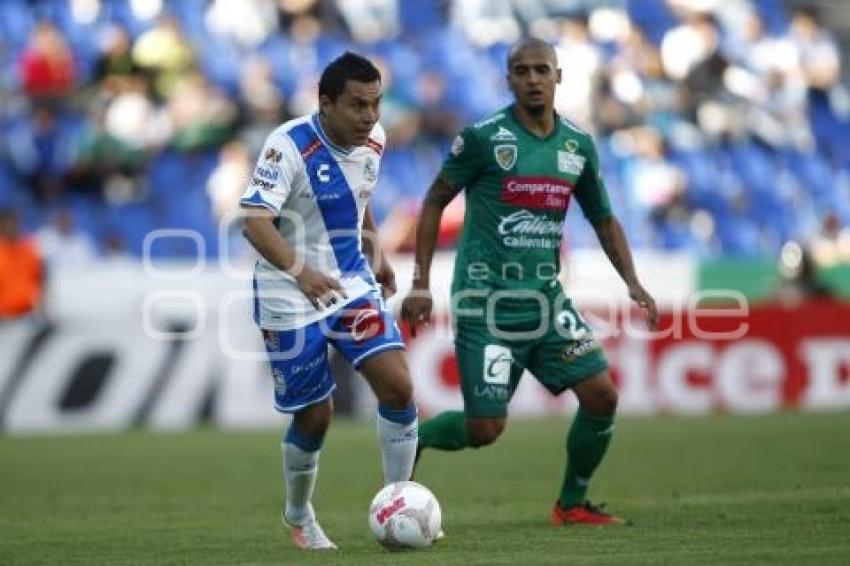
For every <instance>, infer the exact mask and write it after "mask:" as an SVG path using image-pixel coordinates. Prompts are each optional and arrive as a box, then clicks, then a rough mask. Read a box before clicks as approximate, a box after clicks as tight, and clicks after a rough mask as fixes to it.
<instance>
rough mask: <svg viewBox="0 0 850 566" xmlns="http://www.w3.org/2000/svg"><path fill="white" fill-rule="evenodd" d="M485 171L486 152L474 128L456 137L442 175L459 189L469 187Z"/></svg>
mask: <svg viewBox="0 0 850 566" xmlns="http://www.w3.org/2000/svg"><path fill="white" fill-rule="evenodd" d="M483 169H484V151H483V148H482V147H481V142H480V141H479V140H478V137H477V136H476V135H475V132H474V131H473V130H472V128H464V130H463V131H462V132H461V133H460V134H458V135H457V137H455V139H454V141H453V142H452V147H451V150H450V151H449V155H448V157H447V158H446V160H445V161H444V162H443V168H442V169H441V170H440V175H441V176H442V177H443V178H444V179H446V180H447V181H449V182H451V183H452V184H454V185H456V186H458V187H468V186H469V185H470V184H472V182H473V181H474V180H475V178H476V177H478V175H480V174H481V171H482V170H483Z"/></svg>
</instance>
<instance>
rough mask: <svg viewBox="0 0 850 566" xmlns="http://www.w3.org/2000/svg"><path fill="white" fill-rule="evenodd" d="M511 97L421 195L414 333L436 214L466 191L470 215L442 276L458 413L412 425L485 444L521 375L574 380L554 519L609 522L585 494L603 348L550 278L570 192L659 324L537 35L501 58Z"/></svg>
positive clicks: (424, 314) (610, 420)
mask: <svg viewBox="0 0 850 566" xmlns="http://www.w3.org/2000/svg"><path fill="white" fill-rule="evenodd" d="M507 80H508V85H509V87H510V89H511V91H512V92H513V95H514V99H515V102H514V104H512V105H510V106H508V107H506V108H503V109H502V110H499V111H498V112H496V113H495V114H493V115H492V116H490V117H488V118H487V119H485V120H483V121H481V122H478V123H477V124H475V125H473V126H471V127H468V128H466V129H464V130H463V131H462V132H461V133H460V135H459V136H458V137H457V138H456V139H455V140H454V143H453V144H452V147H451V151H450V155H449V156H448V158H447V159H446V161H445V163H444V164H443V167H442V170H441V171H440V174H439V175H438V176H437V179H436V180H435V181H434V183H433V184H432V185H431V187H430V189H429V190H428V194H427V196H426V197H425V201H424V203H423V207H422V211H421V214H420V217H419V225H418V227H417V233H416V270H415V273H414V279H413V286H412V289H411V292H410V294H409V295H408V296H407V297H406V298H405V299H404V302H403V304H402V317H403V318H404V319H405V320H406V321H407V322H408V324H409V325H410V328H411V330H412V332H413V333H414V335H415V332H416V327H417V325H419V324H422V323H425V322H428V321H430V316H431V309H432V305H433V301H432V297H431V293H430V291H429V284H430V281H429V272H430V267H431V260H432V258H433V255H434V248H435V243H436V239H437V230H438V227H439V224H440V217H441V215H442V212H443V209H444V208H445V207H446V205H447V204H448V203H449V202H450V201H451V200H452V199H453V198H454V197H455V196H456V195H457V194H458V193H459V192H460V191H461V190H463V189H465V190H466V217H465V218H464V226H463V232H462V234H461V237H460V242H459V244H458V250H457V258H456V260H455V269H454V279H453V283H452V311H453V312H452V314H453V317H454V323H455V350H456V354H457V361H458V367H459V369H460V374H461V389H462V393H463V399H464V411H462V412H461V411H447V412H444V413H441V414H439V415H436V416H435V417H433V418H432V419H430V420H428V421H426V422H424V423H422V424H421V425H420V428H419V443H420V449H423V448H435V449H438V450H460V449H463V448H467V447H480V446H486V445H488V444H491V443H493V442H494V441H495V440H496V439H497V438H498V437H499V435H500V434H501V433H502V431H503V430H504V428H505V421H506V418H507V406H508V403H509V401H510V399H511V396H512V395H513V393H514V391H515V390H516V387H517V385H518V383H519V380H520V376H521V375H522V372H523V370H525V369H527V370H529V371H530V372H531V373H532V374H533V375H534V376H535V377H536V378H537V380H538V381H540V383H542V384H543V385H544V386H545V387H546V388H547V389H548V390H549V391H550V392H552V393H553V394H560V393H562V392H564V391H565V390H566V389H572V390H573V392H574V393H575V395H576V397H577V398H578V402H579V409H578V412H577V413H576V416H575V419H574V421H573V424H572V427H571V428H570V431H569V434H568V435H567V441H566V449H567V465H566V470H565V472H564V480H563V485H562V487H561V493H560V495H559V497H558V499H557V501H556V502H555V505H554V507H553V509H552V513H551V517H550V520H551V522H552V523H553V524H557V525H560V524H571V523H590V524H607V523H619V522H622V519H620V518H618V517H615V516H613V515H611V514H608V513H605V512H603V511H602V509H601V508H600V506H597V505H593V504H591V503H590V502H589V501H588V500H587V499H586V495H587V489H588V484H589V481H590V479H591V477H592V475H593V472H594V471H595V470H596V468H597V467H598V466H599V463H600V462H601V460H602V458H603V456H604V455H605V452H606V450H607V448H608V445H609V443H610V442H611V435H612V432H613V430H614V413H615V411H616V408H617V389H616V387H615V386H614V384H613V382H612V381H611V378H610V376H609V375H608V364H607V361H606V359H605V354H604V353H603V351H602V349H601V348H600V346H599V343H598V342H597V341H596V339H595V338H594V337H593V334H592V332H591V329H590V328H589V326H588V325H587V323H586V322H585V321H584V320H583V319H582V317H581V315H580V314H579V312H578V311H577V310H576V309H575V308H574V307H573V305H572V303H571V301H570V300H569V299H568V298H567V297H566V295H565V294H564V290H563V288H562V287H561V285H560V283H559V282H558V280H557V276H558V273H559V272H560V248H561V238H562V234H563V222H564V216H565V215H566V212H567V206H568V204H569V201H570V198H571V197H575V199H576V200H577V201H578V204H579V206H580V207H581V209H582V212H583V213H584V216H585V217H586V218H587V219H588V221H589V222H591V224H592V225H593V227H594V229H595V231H596V234H597V236H598V238H599V242H600V244H601V245H602V248H603V249H604V250H605V253H606V254H607V255H608V258H609V259H610V261H611V263H612V264H613V266H614V267H615V268H616V270H617V272H618V273H619V274H620V276H621V277H622V279H623V281H624V282H625V284H626V286H627V287H628V291H629V296H630V297H631V298H632V299H633V300H634V301H635V302H636V303H637V304H638V305H639V306H640V307H642V308H643V309H646V311H647V318H648V324H649V326H650V328H654V327H655V325H656V322H657V311H656V306H655V302H654V300H653V299H652V297H651V296H650V295H649V293H647V292H646V290H645V289H644V288H643V286H642V285H641V283H640V281H639V280H638V277H637V275H636V273H635V269H634V265H633V263H632V256H631V252H630V250H629V245H628V243H627V241H626V238H625V235H624V234H623V229H622V227H621V226H620V223H619V222H618V221H617V219H616V218H615V217H614V216H613V214H612V212H611V206H610V204H609V202H608V196H607V193H606V190H605V184H604V183H603V181H602V177H601V175H600V167H599V158H598V156H597V153H596V148H595V146H594V140H593V138H592V137H591V136H590V134H588V133H587V132H585V131H584V130H582V129H580V128H578V127H577V126H575V125H573V124H572V123H571V122H569V121H567V120H566V119H565V118H563V117H560V116H558V115H557V114H556V113H555V111H554V98H555V86H556V85H557V84H558V83H559V82H560V80H561V70H560V69H559V68H558V64H557V57H556V55H555V51H554V50H553V49H552V47H551V46H550V45H548V44H546V43H544V42H542V41H539V40H536V39H523V40H521V41H519V42H518V43H517V44H515V45H514V46H513V47H512V49H511V51H510V54H509V57H508V74H507Z"/></svg>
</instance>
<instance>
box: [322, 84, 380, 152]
mask: <svg viewBox="0 0 850 566" xmlns="http://www.w3.org/2000/svg"><path fill="white" fill-rule="evenodd" d="M319 104H320V106H321V108H322V114H323V115H324V117H325V125H326V126H327V127H328V129H330V130H331V135H332V136H333V137H334V138H335V141H337V142H338V143H340V144H342V145H343V146H347V147H350V146H355V145H366V142H367V141H369V134H370V133H371V131H372V128H374V127H375V124H376V123H377V122H378V118H380V115H381V113H380V104H381V83H379V82H378V81H374V82H371V83H363V82H359V81H346V83H345V89H344V90H343V91H342V94H340V95H339V96H338V97H337V99H336V101H335V102H333V101H331V99H330V98H328V97H326V96H322V97H321V99H320V100H319Z"/></svg>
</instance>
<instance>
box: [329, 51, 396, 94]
mask: <svg viewBox="0 0 850 566" xmlns="http://www.w3.org/2000/svg"><path fill="white" fill-rule="evenodd" d="M346 81H357V82H361V83H371V82H374V81H378V82H381V73H380V71H378V68H377V67H376V66H375V65H374V64H372V62H371V61H370V60H369V59H367V58H366V57H363V56H362V55H358V54H357V53H352V52H351V51H346V52H345V53H343V54H342V55H340V56H339V57H337V58H336V59H334V60H333V61H331V63H330V65H328V66H327V67H325V70H324V71H322V77H321V78H320V79H319V96H322V95H325V96H327V97H328V98H330V99H331V102H336V99H337V98H338V97H339V95H340V94H342V91H343V90H345V83H346Z"/></svg>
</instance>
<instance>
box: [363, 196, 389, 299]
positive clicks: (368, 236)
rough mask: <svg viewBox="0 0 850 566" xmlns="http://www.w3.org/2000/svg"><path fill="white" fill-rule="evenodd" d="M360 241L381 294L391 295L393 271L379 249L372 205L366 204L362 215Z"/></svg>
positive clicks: (385, 296) (379, 244)
mask: <svg viewBox="0 0 850 566" xmlns="http://www.w3.org/2000/svg"><path fill="white" fill-rule="evenodd" d="M361 241H362V242H363V253H365V254H366V258H367V259H368V260H369V265H370V266H371V267H372V271H373V272H374V273H375V280H376V281H377V282H378V283H379V284H380V285H381V294H382V295H383V296H384V298H385V299H388V298H389V297H392V296H393V295H395V292H396V283H395V271H393V268H392V266H391V265H390V262H389V260H388V259H387V256H386V255H384V252H383V250H381V242H380V240H379V239H378V229H377V227H376V224H375V217H374V216H373V215H372V207H371V206H368V205H367V207H366V211H365V214H364V216H363V234H362V236H361Z"/></svg>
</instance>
